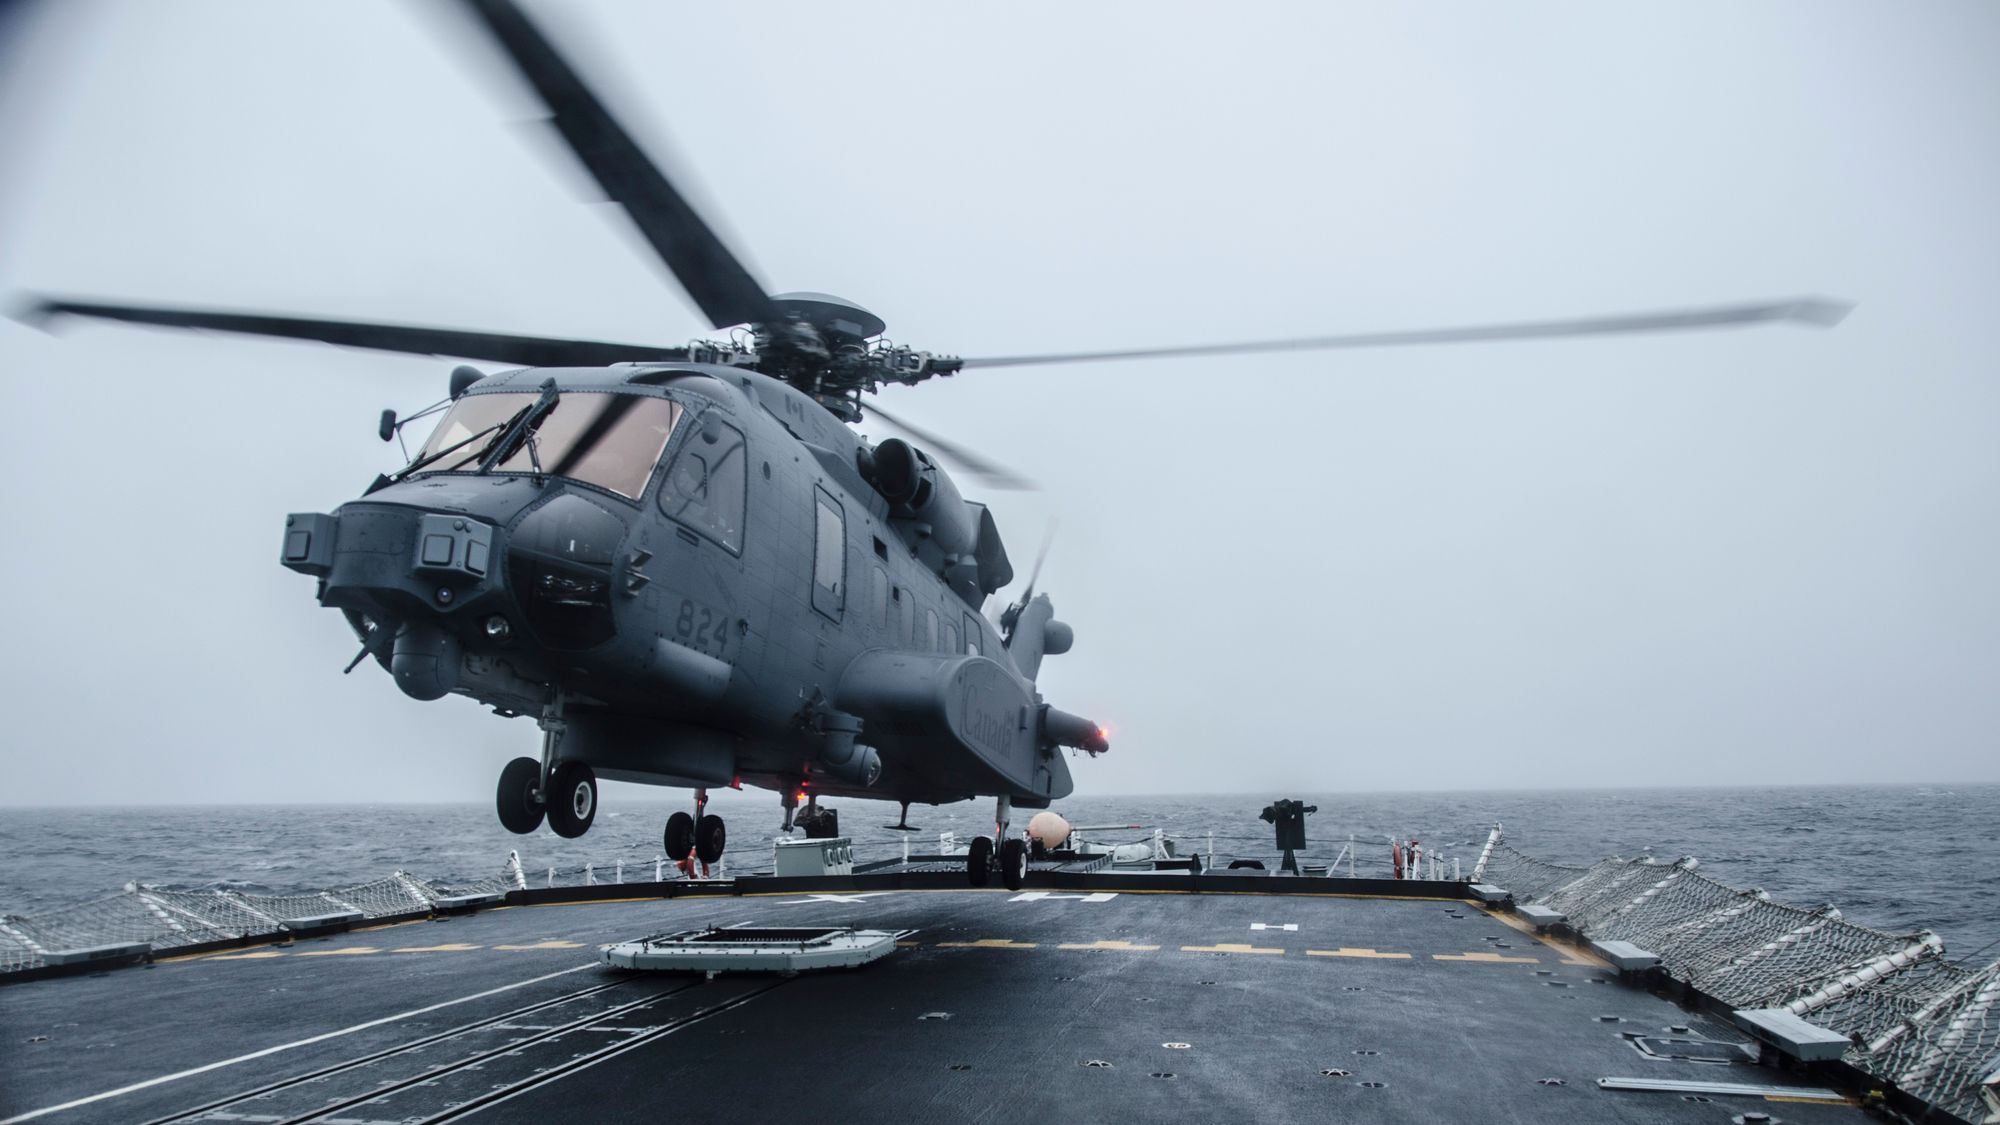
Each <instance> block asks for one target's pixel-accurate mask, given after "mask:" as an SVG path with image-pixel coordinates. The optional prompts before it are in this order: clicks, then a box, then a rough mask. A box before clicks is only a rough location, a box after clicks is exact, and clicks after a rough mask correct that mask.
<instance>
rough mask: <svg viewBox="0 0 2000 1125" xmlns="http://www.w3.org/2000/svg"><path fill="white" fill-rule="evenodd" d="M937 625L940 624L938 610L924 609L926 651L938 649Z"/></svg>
mask: <svg viewBox="0 0 2000 1125" xmlns="http://www.w3.org/2000/svg"><path fill="white" fill-rule="evenodd" d="M937 625H938V622H937V610H934V609H926V610H924V636H923V642H924V651H925V652H936V651H937V642H938V635H937Z"/></svg>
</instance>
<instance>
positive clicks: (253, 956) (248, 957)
mask: <svg viewBox="0 0 2000 1125" xmlns="http://www.w3.org/2000/svg"><path fill="white" fill-rule="evenodd" d="M283 956H284V954H282V953H280V952H278V951H277V950H275V949H260V950H257V951H255V952H253V953H212V954H210V955H208V956H207V957H203V958H201V960H203V961H268V960H270V959H271V958H273V957H283Z"/></svg>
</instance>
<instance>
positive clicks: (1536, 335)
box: [963, 297, 1854, 367]
mask: <svg viewBox="0 0 2000 1125" xmlns="http://www.w3.org/2000/svg"><path fill="white" fill-rule="evenodd" d="M1853 307H1854V306H1853V305H1852V304H1849V303H1847V302H1845V301H1833V300H1827V299H1825V298H1822V297H1802V298H1797V299H1794V300H1789V301H1769V302H1761V303H1756V304H1744V305H1718V306H1716V307H1714V308H1705V309H1676V310H1669V311H1665V312H1647V313H1625V314H1621V315H1617V316H1598V317H1584V318H1582V319H1578V320H1540V321H1530V322H1528V323H1525V324H1485V325H1477V326H1474V327H1470V328H1430V329H1420V330H1417V331H1412V332H1366V333H1361V334H1358V335H1352V336H1306V337H1302V338H1299V339H1293V340H1253V341H1247V342H1244V343H1237V344H1195V345H1191V346H1187V347H1171V348H1132V349H1128V350H1124V351H1105V352H1059V353H1055V354H1051V355H1012V356H996V357H989V358H986V359H968V360H965V361H963V366H965V367H1026V366H1028V365H1030V364H1037V363H1089V362H1092V361H1095V360H1106V359H1156V358H1162V357H1167V356H1196V355H1243V354H1246V353H1251V352H1303V351H1316V350H1320V349H1325V348H1384V347H1398V346H1402V345H1407V344H1469V343H1474V342H1477V341H1482V340H1537V339H1553V338H1557V337H1563V336H1614V335H1619V334H1623V333H1631V332H1677V331H1683V330H1686V329H1691V328H1727V327H1731V326H1737V325H1747V324H1761V323H1765V322H1778V321H1792V322H1795V323H1799V324H1811V325H1818V326H1820V327H1823V328H1831V327H1832V326H1834V325H1836V324H1839V323H1840V321H1841V319H1842V318H1843V317H1845V316H1846V315H1847V314H1848V312H1849V310H1851V309H1853Z"/></svg>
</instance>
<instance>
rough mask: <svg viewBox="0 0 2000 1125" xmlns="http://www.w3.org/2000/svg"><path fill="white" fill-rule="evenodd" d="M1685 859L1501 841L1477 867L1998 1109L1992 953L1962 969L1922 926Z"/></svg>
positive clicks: (1889, 1070) (1575, 924) (1903, 1084)
mask: <svg viewBox="0 0 2000 1125" xmlns="http://www.w3.org/2000/svg"><path fill="white" fill-rule="evenodd" d="M1698 866H1699V864H1698V863H1697V862H1696V861H1695V860H1693V859H1681V860H1678V861H1675V862H1673V863H1659V862H1655V861H1654V860H1652V859H1636V860H1626V859H1607V860H1602V861H1600V862H1598V863H1595V864H1592V865H1590V866H1589V867H1564V866H1562V865H1559V864H1551V863H1548V862H1546V861H1543V860H1540V859H1537V858H1535V857H1533V856H1529V855H1526V854H1524V853H1522V852H1520V851H1518V850H1517V849H1515V848H1514V847H1512V846H1511V845H1510V844H1508V843H1507V842H1506V841H1504V840H1496V842H1495V844H1494V846H1493V849H1492V853H1491V858H1490V859H1489V861H1488V863H1487V865H1486V867H1485V869H1484V871H1483V875H1484V878H1485V881H1486V882H1487V883H1490V884H1493V885H1496V886H1499V887H1503V888H1505V889H1507V890H1508V891H1509V892H1510V893H1511V894H1512V895H1513V897H1514V901H1515V902H1517V903H1533V904H1536V905H1541V906H1547V907H1549V908H1551V909H1554V910H1559V911H1561V912H1562V913H1563V915H1564V918H1565V924H1566V925H1568V926H1569V927H1570V928H1571V929H1573V930H1575V931H1576V932H1577V933H1578V934H1581V935H1582V936H1584V937H1586V938H1589V939H1591V940H1593V941H1612V940H1622V941H1629V942H1631V943H1632V944H1634V945H1637V946H1640V947H1641V948H1643V949H1645V950H1647V951H1648V952H1651V953H1653V954H1655V955H1657V956H1658V957H1659V958H1660V962H1661V967H1662V968H1663V969H1665V970H1666V972H1668V973H1669V974H1671V975H1672V976H1673V977H1674V978H1675V979H1677V980H1680V981H1682V982H1684V983H1686V984H1688V985H1690V986H1692V987H1693V988H1694V989H1696V990H1697V991H1698V992H1700V993H1702V994H1704V995H1707V996H1710V997H1713V998H1715V999H1716V1000H1719V1001H1722V1002H1723V1003H1726V1004H1728V1005H1730V1006H1731V1007H1733V1008H1739V1009H1741V1008H1782V1009H1785V1010H1787V1011H1790V1012H1791V1013H1792V1014H1793V1015H1796V1016H1799V1017H1800V1018H1803V1019H1806V1020H1809V1021H1811V1022H1812V1023H1814V1024H1817V1025H1819V1026H1821V1027H1825V1028H1828V1029H1830V1030H1832V1031H1835V1032H1837V1033H1839V1034H1842V1035H1845V1036H1847V1037H1848V1039H1849V1040H1850V1042H1851V1044H1852V1045H1851V1046H1850V1047H1849V1049H1848V1051H1847V1054H1846V1061H1847V1062H1848V1063H1849V1064H1850V1065H1852V1066H1854V1067H1855V1068H1856V1069H1858V1070H1861V1071H1863V1072H1864V1073H1866V1074H1869V1075H1871V1076H1873V1077H1874V1078H1876V1079H1879V1080H1881V1081H1882V1082H1885V1083H1889V1084H1892V1085H1894V1086H1895V1087H1897V1088H1898V1089H1900V1090H1902V1091H1903V1092H1904V1093H1907V1094H1909V1095H1911V1096H1913V1097H1916V1098H1918V1099H1919V1100H1921V1101H1923V1102H1925V1103H1928V1104H1929V1105H1932V1106H1935V1107H1936V1108H1938V1109H1941V1110H1943V1111H1945V1112H1948V1113H1951V1114H1953V1115H1954V1116H1956V1117H1958V1118H1960V1119H1962V1120H1966V1121H1984V1120H1994V1119H1996V1118H1989V1117H1988V1116H1987V1115H1988V1114H1989V1113H1993V1114H1996V1115H2000V1095H1996V1092H1995V1091H1996V1084H1997V1083H2000V1007H1996V1002H2000V961H1995V962H1993V963H1991V964H1988V965H1985V966H1983V967H1976V968H1975V967H1970V966H1966V965H1961V964H1958V963H1955V962H1953V961H1950V960H1948V959H1947V958H1946V956H1945V948H1944V941H1943V940H1942V939H1940V938H1939V937H1938V936H1937V935H1935V934H1933V933H1931V932H1930V931H1928V930H1919V931H1916V932H1913V933H1889V932H1886V931H1883V930H1877V929H1871V928H1870V927H1867V926H1861V925H1856V924H1855V923H1853V922H1849V921H1847V920H1846V919H1844V918H1842V917H1841V913H1840V911H1839V910H1838V909H1836V908H1834V907H1833V906H1831V905H1825V906H1819V907H1800V906H1789V905H1786V904H1784V903H1779V902H1774V901H1772V899H1771V897H1770V895H1768V894H1767V893H1765V892H1764V891H1762V890H1758V889H1754V888H1753V889H1747V890H1746V889H1743V888H1738V887H1732V886H1729V885H1728V884H1726V883H1721V882H1718V881H1716V880H1714V879H1712V878H1709V877H1708V876H1706V875H1704V874H1701V873H1700V872H1699V871H1698V870H1697V868H1698Z"/></svg>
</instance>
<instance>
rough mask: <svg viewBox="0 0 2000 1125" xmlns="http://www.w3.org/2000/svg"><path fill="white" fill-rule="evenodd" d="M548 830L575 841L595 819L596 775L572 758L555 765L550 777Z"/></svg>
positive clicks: (587, 829) (586, 830)
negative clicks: (551, 829) (553, 830)
mask: <svg viewBox="0 0 2000 1125" xmlns="http://www.w3.org/2000/svg"><path fill="white" fill-rule="evenodd" d="M548 808H549V827H550V828H553V829H555V832H556V835H558V836H561V837H562V838H564V839H566V840H574V839H576V838H577V837H578V836H581V835H583V834H584V833H585V832H588V831H590V822H591V821H593V820H595V819H597V775H596V774H594V773H592V772H591V770H590V767H589V766H586V765H584V764H583V763H582V762H579V761H575V760H574V759H570V760H565V761H562V762H558V763H557V764H556V768H555V770H554V771H553V772H551V773H550V774H549V792H548Z"/></svg>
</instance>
